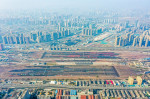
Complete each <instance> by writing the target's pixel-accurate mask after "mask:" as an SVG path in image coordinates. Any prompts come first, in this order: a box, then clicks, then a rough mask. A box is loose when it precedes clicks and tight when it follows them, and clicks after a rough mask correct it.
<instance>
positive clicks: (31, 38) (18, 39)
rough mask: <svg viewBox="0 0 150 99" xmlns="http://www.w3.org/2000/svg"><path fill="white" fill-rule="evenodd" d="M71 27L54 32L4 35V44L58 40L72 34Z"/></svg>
mask: <svg viewBox="0 0 150 99" xmlns="http://www.w3.org/2000/svg"><path fill="white" fill-rule="evenodd" d="M71 35H72V34H71V31H70V30H69V29H64V30H62V31H60V32H53V33H42V32H38V33H31V34H29V35H27V36H25V35H23V34H18V35H4V36H3V37H2V41H3V44H31V43H43V42H49V41H51V40H57V39H60V38H64V37H68V36H71Z"/></svg>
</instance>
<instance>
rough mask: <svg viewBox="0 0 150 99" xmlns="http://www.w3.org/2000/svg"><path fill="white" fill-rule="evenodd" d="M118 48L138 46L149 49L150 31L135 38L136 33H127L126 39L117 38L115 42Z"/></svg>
mask: <svg viewBox="0 0 150 99" xmlns="http://www.w3.org/2000/svg"><path fill="white" fill-rule="evenodd" d="M115 45H116V46H134V47H135V46H137V47H149V46H150V31H145V32H144V33H143V34H142V35H140V36H135V35H134V33H131V34H130V33H127V34H126V36H125V37H122V36H117V37H116V40H115Z"/></svg>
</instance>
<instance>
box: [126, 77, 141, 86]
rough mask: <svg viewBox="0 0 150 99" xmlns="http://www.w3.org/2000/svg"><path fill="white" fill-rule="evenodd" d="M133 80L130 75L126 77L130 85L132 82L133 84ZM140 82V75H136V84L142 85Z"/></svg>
mask: <svg viewBox="0 0 150 99" xmlns="http://www.w3.org/2000/svg"><path fill="white" fill-rule="evenodd" d="M134 81H135V80H134V78H133V77H131V76H129V78H128V83H129V84H130V85H133V84H134ZM142 82H143V79H142V77H140V76H137V77H136V84H137V85H142Z"/></svg>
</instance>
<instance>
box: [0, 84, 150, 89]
mask: <svg viewBox="0 0 150 99" xmlns="http://www.w3.org/2000/svg"><path fill="white" fill-rule="evenodd" d="M0 88H16V89H23V88H42V89H44V88H54V89H58V88H59V89H117V90H119V89H121V90H128V89H132V90H150V87H122V86H106V85H91V86H71V85H50V84H0Z"/></svg>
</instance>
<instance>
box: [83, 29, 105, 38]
mask: <svg viewBox="0 0 150 99" xmlns="http://www.w3.org/2000/svg"><path fill="white" fill-rule="evenodd" d="M103 31H104V29H103V28H100V29H92V28H83V29H82V35H86V36H95V35H98V34H100V33H103Z"/></svg>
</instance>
